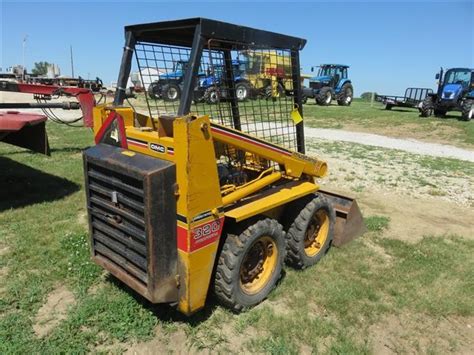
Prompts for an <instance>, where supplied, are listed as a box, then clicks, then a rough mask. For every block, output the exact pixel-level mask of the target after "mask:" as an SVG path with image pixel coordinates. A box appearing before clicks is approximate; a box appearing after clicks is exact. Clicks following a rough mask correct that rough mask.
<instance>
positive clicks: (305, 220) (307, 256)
mask: <svg viewBox="0 0 474 355" xmlns="http://www.w3.org/2000/svg"><path fill="white" fill-rule="evenodd" d="M335 223H336V212H335V211H334V208H333V206H332V205H331V204H330V203H329V202H328V200H326V199H325V198H324V197H323V196H320V195H316V197H314V198H313V199H312V200H310V201H309V202H308V203H307V204H306V205H305V206H304V207H303V208H302V209H301V210H300V212H299V214H298V216H297V217H296V219H295V220H294V222H293V224H292V225H291V226H290V228H289V229H288V232H287V233H286V250H287V254H286V262H287V263H288V264H289V265H291V266H293V267H295V268H297V269H304V268H306V267H308V266H312V265H314V264H316V263H317V262H318V261H319V260H321V258H322V257H323V256H324V255H326V253H327V252H328V250H329V248H330V247H331V244H332V240H333V238H334V226H335Z"/></svg>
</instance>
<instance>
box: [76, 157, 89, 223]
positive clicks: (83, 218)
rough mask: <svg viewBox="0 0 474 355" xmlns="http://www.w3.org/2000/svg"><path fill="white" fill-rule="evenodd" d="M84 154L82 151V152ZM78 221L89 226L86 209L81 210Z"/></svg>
mask: <svg viewBox="0 0 474 355" xmlns="http://www.w3.org/2000/svg"><path fill="white" fill-rule="evenodd" d="M80 154H82V153H80ZM77 222H78V223H79V224H80V225H81V226H86V227H88V226H89V222H88V220H87V212H86V211H80V212H79V213H78V214H77Z"/></svg>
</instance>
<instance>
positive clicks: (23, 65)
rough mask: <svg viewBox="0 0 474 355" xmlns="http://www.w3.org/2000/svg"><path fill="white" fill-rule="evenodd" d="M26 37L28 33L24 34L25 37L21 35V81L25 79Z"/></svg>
mask: <svg viewBox="0 0 474 355" xmlns="http://www.w3.org/2000/svg"><path fill="white" fill-rule="evenodd" d="M27 39H28V35H25V37H23V44H22V48H23V51H22V58H23V59H22V63H21V66H22V68H21V79H22V81H25V69H26V68H25V48H26V40H27Z"/></svg>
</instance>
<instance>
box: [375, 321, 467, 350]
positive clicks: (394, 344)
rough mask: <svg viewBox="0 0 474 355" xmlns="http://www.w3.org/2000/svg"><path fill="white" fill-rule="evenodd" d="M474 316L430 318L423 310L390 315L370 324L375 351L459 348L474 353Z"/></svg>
mask: <svg viewBox="0 0 474 355" xmlns="http://www.w3.org/2000/svg"><path fill="white" fill-rule="evenodd" d="M473 325H474V318H473V317H469V318H460V317H448V318H446V317H443V318H440V319H433V318H428V317H426V316H423V315H419V314H410V315H406V314H403V315H400V316H396V315H390V316H387V317H385V318H384V319H382V321H380V322H379V323H377V324H374V325H373V326H371V327H369V330H368V334H369V342H370V343H371V345H372V350H373V353H374V354H401V353H402V354H411V353H432V352H436V353H440V354H445V353H447V352H455V353H457V354H472V349H474V341H473V339H474V327H473Z"/></svg>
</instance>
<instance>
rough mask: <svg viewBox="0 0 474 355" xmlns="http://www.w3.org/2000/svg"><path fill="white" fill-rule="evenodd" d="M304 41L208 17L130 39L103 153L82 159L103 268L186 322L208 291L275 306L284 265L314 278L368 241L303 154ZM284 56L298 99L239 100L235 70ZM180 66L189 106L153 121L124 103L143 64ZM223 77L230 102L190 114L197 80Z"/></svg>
mask: <svg viewBox="0 0 474 355" xmlns="http://www.w3.org/2000/svg"><path fill="white" fill-rule="evenodd" d="M305 42H306V41H305V40H303V39H300V38H295V37H290V36H285V35H281V34H277V33H271V32H267V31H261V30H257V29H253V28H248V27H242V26H237V25H232V24H228V23H223V22H218V21H213V20H208V19H202V18H193V19H186V20H179V21H168V22H159V23H151V24H144V25H135V26H128V27H126V28H125V47H124V53H123V57H122V63H121V68H120V73H119V77H118V85H117V91H116V94H115V98H114V102H113V104H112V105H98V106H96V107H95V108H94V132H95V141H96V143H97V145H96V146H94V147H92V148H89V149H88V150H86V151H85V152H84V169H85V179H86V184H85V186H86V193H87V207H88V216H89V226H90V236H91V252H92V257H93V260H94V261H95V262H96V263H97V264H99V265H101V266H102V267H104V268H105V269H106V270H108V271H109V272H110V273H111V274H113V275H114V276H115V277H117V278H118V279H120V280H121V281H122V282H124V283H125V284H127V285H128V286H129V287H131V288H132V289H133V290H135V291H136V292H138V293H139V294H141V295H142V296H144V297H145V298H146V299H148V300H149V301H151V302H153V303H168V304H173V305H176V307H177V308H178V310H179V311H180V312H182V313H184V314H187V315H189V314H192V313H193V312H196V311H197V310H199V309H201V308H202V307H204V305H205V301H206V298H207V296H208V294H209V292H213V293H214V294H215V295H216V297H217V299H218V300H219V301H220V302H221V303H222V304H223V305H225V306H227V307H229V308H230V309H232V310H234V311H240V310H242V309H245V308H247V307H252V306H254V305H256V304H258V303H259V302H261V301H262V300H263V299H265V298H266V297H267V295H268V294H269V292H271V290H272V289H273V288H274V287H275V285H276V284H277V281H278V280H279V278H280V276H281V272H282V268H283V266H284V264H285V263H286V264H288V265H290V266H293V267H296V268H306V267H309V266H312V265H314V264H316V263H317V262H318V261H319V260H320V259H321V258H322V257H323V256H324V255H325V254H326V253H327V252H328V250H329V248H330V247H331V245H336V246H338V245H342V244H344V243H346V242H348V241H350V240H351V239H353V238H354V237H356V236H357V235H359V234H360V233H361V232H363V230H364V224H363V221H362V216H361V213H360V211H359V209H358V207H357V204H356V203H355V201H353V200H352V199H349V198H347V197H344V196H340V195H336V194H333V193H330V192H322V191H320V190H319V185H318V184H317V183H316V181H315V179H316V178H319V177H323V176H324V175H326V173H327V164H326V162H324V161H322V160H320V159H318V158H313V157H309V156H306V155H305V154H304V152H305V144H304V125H303V122H302V121H301V117H300V116H301V115H302V105H301V98H302V94H301V89H300V87H301V86H300V64H299V51H300V50H301V49H302V48H303V47H304V45H305ZM275 50H278V51H280V52H283V53H284V55H285V56H286V57H287V58H290V59H291V78H292V87H291V88H290V89H291V90H289V91H290V92H291V93H292V95H291V96H289V95H286V96H284V97H280V98H279V99H278V100H266V99H265V98H262V99H255V100H250V101H246V102H245V103H244V102H241V101H239V100H238V97H237V95H236V89H235V85H236V81H235V80H234V77H233V75H234V74H233V73H234V71H233V68H232V62H233V60H235V58H238V56H239V54H240V52H242V51H245V52H246V53H248V52H249V51H257V52H259V53H261V52H262V51H270V53H273V52H274V51H275ZM181 56H185V57H186V58H189V62H188V66H187V68H186V71H185V73H184V79H183V80H184V81H183V85H182V91H181V95H180V99H179V101H178V100H177V101H165V100H148V102H147V109H148V113H147V114H142V113H139V112H136V111H135V110H134V109H133V108H132V107H126V106H124V105H123V103H124V99H125V90H124V88H125V87H126V82H127V78H128V76H129V74H130V70H131V68H132V66H133V65H137V66H138V70H139V72H141V73H142V72H145V71H142V70H140V69H141V67H143V66H147V67H150V65H151V64H152V63H153V65H154V66H155V67H156V69H158V70H159V69H162V68H166V65H167V64H169V63H172V62H173V61H175V60H176V57H177V58H179V57H181ZM133 57H135V59H136V64H133V63H132V59H133ZM282 57H283V56H282ZM213 66H220V68H224V75H223V76H222V78H221V79H220V83H221V89H222V90H225V91H226V92H227V99H226V100H223V101H218V102H217V103H216V104H213V105H209V104H208V103H206V102H196V101H194V102H193V93H194V90H195V87H196V85H197V80H198V73H199V70H200V68H204V69H205V70H206V72H208V73H214V72H215V70H212V69H213ZM346 227H347V228H346ZM322 287H324V286H322Z"/></svg>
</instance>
